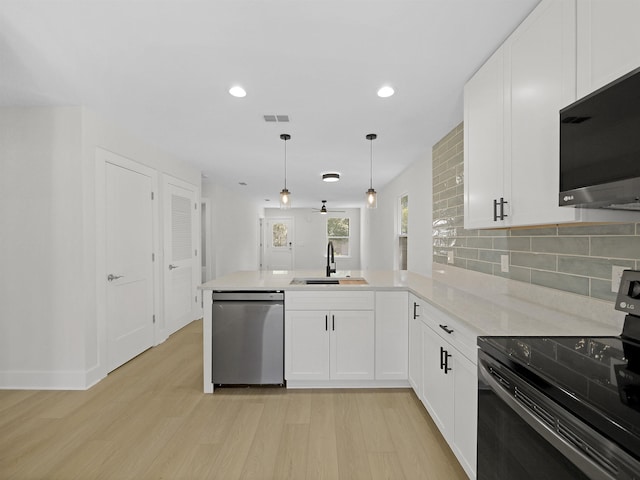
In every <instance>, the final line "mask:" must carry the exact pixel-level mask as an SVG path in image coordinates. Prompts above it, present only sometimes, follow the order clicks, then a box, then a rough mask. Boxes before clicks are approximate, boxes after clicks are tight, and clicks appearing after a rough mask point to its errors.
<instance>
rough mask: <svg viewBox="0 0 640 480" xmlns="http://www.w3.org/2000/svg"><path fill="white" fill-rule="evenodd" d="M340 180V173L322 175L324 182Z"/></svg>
mask: <svg viewBox="0 0 640 480" xmlns="http://www.w3.org/2000/svg"><path fill="white" fill-rule="evenodd" d="M338 180H340V174H339V173H335V172H332V173H323V174H322V181H323V182H337V181H338Z"/></svg>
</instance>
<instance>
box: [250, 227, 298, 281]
mask: <svg viewBox="0 0 640 480" xmlns="http://www.w3.org/2000/svg"><path fill="white" fill-rule="evenodd" d="M261 220H264V222H262V225H261V230H262V235H261V237H262V238H261V241H262V245H261V246H260V249H261V251H262V254H261V256H260V258H259V260H258V261H259V262H261V265H260V270H266V261H267V249H268V245H269V244H270V240H271V239H270V235H271V231H270V230H269V228H267V227H268V226H269V222H274V221H278V220H286V221H288V222H291V235H290V237H289V239H290V240H291V243H292V244H293V248H291V270H295V267H296V248H295V246H296V237H295V226H296V224H295V218H294V217H293V216H291V217H283V216H277V217H264V219H261Z"/></svg>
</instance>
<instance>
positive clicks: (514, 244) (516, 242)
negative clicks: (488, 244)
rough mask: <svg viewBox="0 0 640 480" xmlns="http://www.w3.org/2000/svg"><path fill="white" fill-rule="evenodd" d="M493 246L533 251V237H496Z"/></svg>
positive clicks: (511, 249) (500, 248) (497, 248)
mask: <svg viewBox="0 0 640 480" xmlns="http://www.w3.org/2000/svg"><path fill="white" fill-rule="evenodd" d="M493 248H494V249H496V250H509V251H519V252H529V251H531V239H530V238H529V237H505V238H494V239H493Z"/></svg>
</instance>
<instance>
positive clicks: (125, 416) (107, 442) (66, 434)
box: [0, 321, 467, 480]
mask: <svg viewBox="0 0 640 480" xmlns="http://www.w3.org/2000/svg"><path fill="white" fill-rule="evenodd" d="M466 478H467V477H466V475H465V474H464V471H463V470H462V468H461V467H460V465H459V464H458V462H457V461H456V459H455V457H454V456H453V454H452V453H451V451H450V450H449V448H448V446H447V445H446V443H445V441H444V440H443V438H442V437H441V435H440V433H439V432H438V430H437V428H436V427H435V425H434V424H433V422H432V421H431V418H430V417H429V416H428V414H427V413H426V411H425V410H424V408H423V407H422V405H421V404H420V402H419V400H418V399H417V398H416V397H415V395H414V394H413V392H412V391H411V390H408V389H394V390H286V389H275V388H253V389H221V390H217V391H216V393H214V394H213V395H205V394H203V393H202V322H201V321H198V322H193V323H192V324H190V325H188V326H187V327H185V328H183V329H182V330H180V331H179V332H177V333H175V334H174V335H172V336H171V337H170V338H169V339H168V340H167V341H166V342H165V343H163V344H162V345H159V346H158V347H155V348H153V349H151V350H148V351H147V352H145V353H143V354H142V355H140V356H138V357H137V358H135V359H133V360H132V361H130V362H129V363H127V364H125V365H123V366H122V367H120V368H119V369H118V370H116V371H114V372H112V373H111V374H109V376H108V377H107V378H106V379H104V380H103V381H101V382H100V383H99V384H97V385H96V386H94V387H93V388H91V389H89V390H87V391H17V390H16V391H13V390H12V391H7V390H5V391H0V479H3V480H4V479H7V480H9V479H11V480H13V479H47V480H56V479H61V480H71V479H78V480H86V479H188V480H192V479H193V480H197V479H224V480H230V479H260V480H266V479H296V480H298V479H349V480H353V479H393V480H396V479H422V480H424V479H426V480H443V479H446V480H457V479H466Z"/></svg>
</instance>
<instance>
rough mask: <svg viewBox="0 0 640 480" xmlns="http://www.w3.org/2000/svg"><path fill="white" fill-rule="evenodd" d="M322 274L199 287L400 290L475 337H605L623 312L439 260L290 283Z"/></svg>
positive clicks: (266, 276) (266, 275) (259, 275)
mask: <svg viewBox="0 0 640 480" xmlns="http://www.w3.org/2000/svg"><path fill="white" fill-rule="evenodd" d="M324 276H325V275H324V271H322V270H307V271H273V272H271V271H269V272H267V271H240V272H235V273H232V274H229V275H226V276H224V277H221V278H219V279H216V280H212V281H209V282H207V283H205V284H203V285H202V286H201V287H200V288H201V289H202V290H205V291H210V290H225V291H229V290H284V291H285V292H286V291H293V290H307V291H309V290H315V291H327V290H345V291H349V290H373V291H380V290H406V291H408V292H411V293H413V294H415V295H417V296H418V297H420V298H422V299H423V300H424V301H426V302H429V303H430V304H431V305H433V306H434V307H436V308H438V309H439V310H441V311H442V312H444V313H445V314H447V315H449V316H451V317H454V318H455V319H458V320H459V321H461V322H462V323H463V324H464V325H465V326H466V327H468V328H469V330H471V332H473V333H476V334H477V335H509V336H525V335H528V336H529V335H542V336H568V335H575V336H611V335H619V334H620V332H621V331H622V323H623V320H624V314H623V313H622V312H618V311H615V310H614V308H613V304H612V303H610V302H605V301H602V300H597V299H592V298H588V297H584V296H581V295H576V294H571V293H566V292H561V291H558V290H553V289H549V288H545V287H540V286H537V285H531V284H527V283H523V282H517V281H514V280H508V279H505V278H500V277H494V276H491V275H485V274H481V273H477V272H472V271H469V270H464V269H460V268H456V267H452V266H447V265H441V264H433V273H432V275H431V276H424V275H419V274H416V273H413V272H407V271H390V270H386V271H359V270H353V271H338V272H337V273H336V274H334V275H332V276H334V277H345V276H351V277H354V278H355V277H363V278H365V279H366V280H367V282H368V284H367V285H290V282H291V280H292V279H293V278H296V277H304V278H322V277H324ZM285 298H286V297H285ZM205 301H206V298H205ZM285 301H286V300H285Z"/></svg>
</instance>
